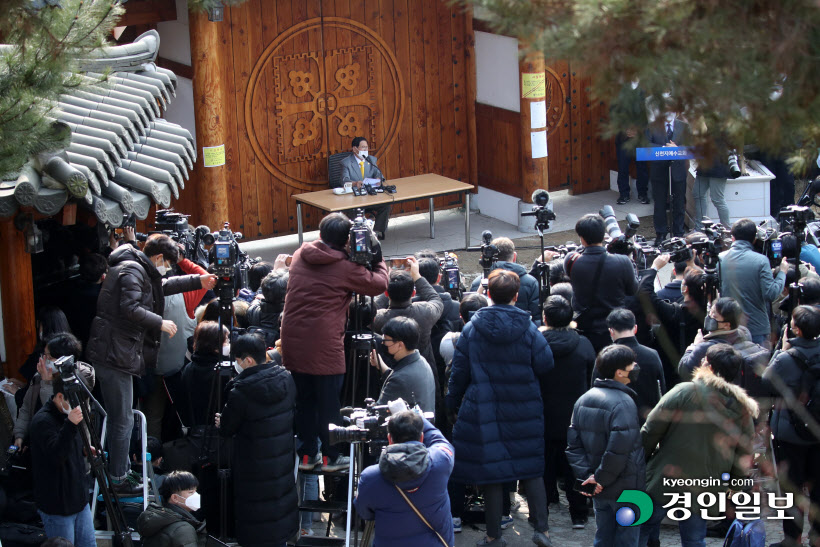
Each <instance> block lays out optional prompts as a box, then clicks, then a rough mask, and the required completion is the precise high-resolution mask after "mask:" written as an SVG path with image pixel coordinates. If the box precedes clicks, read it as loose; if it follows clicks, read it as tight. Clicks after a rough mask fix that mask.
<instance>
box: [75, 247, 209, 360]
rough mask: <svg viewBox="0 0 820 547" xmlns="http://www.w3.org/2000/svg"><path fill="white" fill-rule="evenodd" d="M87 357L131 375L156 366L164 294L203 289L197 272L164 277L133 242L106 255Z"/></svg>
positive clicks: (163, 308) (163, 309)
mask: <svg viewBox="0 0 820 547" xmlns="http://www.w3.org/2000/svg"><path fill="white" fill-rule="evenodd" d="M108 266H109V269H108V274H107V275H106V277H105V281H103V286H102V289H101V290H100V296H99V298H98V299H97V316H96V317H95V318H94V321H93V322H92V323H91V334H90V335H89V340H88V348H87V349H86V357H87V358H88V361H89V362H90V363H91V364H92V365H93V366H95V367H96V366H105V367H110V368H113V369H115V370H119V371H121V372H126V373H128V374H131V375H133V376H143V375H145V372H146V369H152V368H154V367H155V366H156V364H157V352H158V351H159V343H160V339H161V335H162V332H161V330H160V328H161V327H162V313H163V311H165V295H169V294H177V293H181V292H186V291H193V290H197V289H201V288H202V283H201V281H200V278H199V276H198V275H183V276H177V277H171V278H168V279H163V278H162V276H161V275H159V272H158V271H157V269H156V267H155V266H154V264H153V262H152V261H151V260H150V259H149V258H148V257H147V256H145V254H144V253H143V252H142V251H139V250H137V249H136V248H134V247H132V246H131V245H122V246H120V247H118V248H117V249H116V250H115V251H114V252H113V253H111V256H109V257H108Z"/></svg>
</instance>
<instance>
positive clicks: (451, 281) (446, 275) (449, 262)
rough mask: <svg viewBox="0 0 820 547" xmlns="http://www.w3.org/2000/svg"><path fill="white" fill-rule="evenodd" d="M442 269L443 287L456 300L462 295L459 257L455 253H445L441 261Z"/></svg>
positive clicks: (440, 266)
mask: <svg viewBox="0 0 820 547" xmlns="http://www.w3.org/2000/svg"><path fill="white" fill-rule="evenodd" d="M439 268H440V269H441V286H442V287H444V290H445V291H447V292H448V293H449V294H450V296H452V297H453V298H455V299H458V298H457V297H458V296H459V295H460V294H461V272H460V270H459V267H458V256H456V255H455V254H454V253H448V252H445V253H444V258H440V259H439Z"/></svg>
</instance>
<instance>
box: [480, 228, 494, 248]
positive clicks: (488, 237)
mask: <svg viewBox="0 0 820 547" xmlns="http://www.w3.org/2000/svg"><path fill="white" fill-rule="evenodd" d="M481 240H482V241H483V242H484V243H485V244H486V245H489V244H490V243H492V241H493V233H492V232H491V231H489V230H484V231H483V232H481Z"/></svg>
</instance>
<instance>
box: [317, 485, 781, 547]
mask: <svg viewBox="0 0 820 547" xmlns="http://www.w3.org/2000/svg"><path fill="white" fill-rule="evenodd" d="M517 499H518V500H519V501H520V502H521V507H520V508H519V509H518V511H515V512H513V514H512V517H513V518H514V519H515V522H514V523H513V525H512V526H511V527H510V528H508V529H507V530H505V531H504V532H503V537H504V539H505V540H506V541H507V545H508V547H527V546H531V545H533V543H532V539H531V538H532V526H530V525H529V523H527V517H528V516H529V510H528V508H527V501H526V499H525V498H523V497H522V496H518V497H517ZM549 509H550V519H549V523H550V539H551V540H552V544H553V545H554V546H555V547H591V546H592V544H593V541H594V538H595V518H594V517H592V516H590V517H589V522H588V523H587V525H586V527H585V528H584V529H583V530H574V529H573V528H572V522H571V521H570V518H569V506H568V505H567V501H566V498H565V497H564V495H563V492H562V493H561V502H560V504H552V505H550V507H549ZM326 519H327V516H325V517H324V520H323V521H322V522H316V523H315V525H314V527H313V530H314V532H315V533H316V535H324V534H325V531H326V527H327V520H326ZM331 535H332V536H335V537H344V531H343V530H342V529H341V528H337V527H335V526H334V527H333V528H332V529H331ZM484 535H485V528H484V525H483V524H479V525H464V526H463V532H462V533H460V534H456V547H469V546H472V545H475V544H476V542H478V541H480V540H481V538H483V537H484ZM766 536H767V537H766V545H769V544H770V543H774V542H777V541H780V540H782V539H783V534H782V532H781V528H780V525H779V524H778V523H777V522H774V521H770V522H769V523H767V526H766ZM680 544H681V542H680V536H679V535H678V529H677V526H674V525H663V526H661V546H662V547H676V546H679V545H680ZM706 545H707V546H708V547H719V546H721V545H723V539H719V538H706Z"/></svg>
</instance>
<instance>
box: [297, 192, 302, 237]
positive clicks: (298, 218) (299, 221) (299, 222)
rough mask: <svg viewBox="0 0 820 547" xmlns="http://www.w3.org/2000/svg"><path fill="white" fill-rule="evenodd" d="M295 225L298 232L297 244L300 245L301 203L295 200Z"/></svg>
mask: <svg viewBox="0 0 820 547" xmlns="http://www.w3.org/2000/svg"><path fill="white" fill-rule="evenodd" d="M296 227H297V230H298V232H299V246H300V247H301V246H302V203H301V202H298V201H297V202H296Z"/></svg>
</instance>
